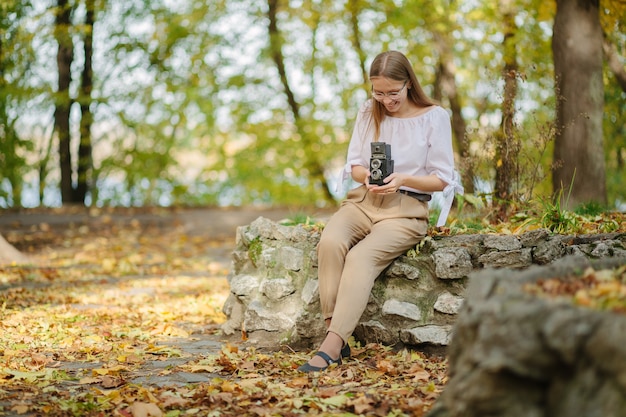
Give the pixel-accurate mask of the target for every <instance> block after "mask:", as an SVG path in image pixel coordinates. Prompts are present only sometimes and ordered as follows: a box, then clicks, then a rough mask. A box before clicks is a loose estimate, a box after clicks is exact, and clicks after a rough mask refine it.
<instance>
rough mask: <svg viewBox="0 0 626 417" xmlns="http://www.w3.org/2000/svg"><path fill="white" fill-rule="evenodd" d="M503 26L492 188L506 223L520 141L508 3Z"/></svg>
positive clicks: (512, 27) (512, 17) (511, 17)
mask: <svg viewBox="0 0 626 417" xmlns="http://www.w3.org/2000/svg"><path fill="white" fill-rule="evenodd" d="M503 3H504V4H503V9H504V14H503V16H502V17H503V24H504V40H503V41H502V44H503V51H504V54H503V55H504V56H503V58H504V71H503V78H504V97H503V100H502V121H501V123H500V132H498V134H497V135H496V140H497V143H496V164H495V169H496V178H495V187H494V197H495V201H494V203H495V205H496V207H497V217H498V219H499V220H505V219H506V218H507V215H508V208H509V206H510V203H511V200H512V198H514V196H513V192H512V191H513V184H514V182H515V180H517V179H519V178H518V175H517V174H518V164H517V158H518V155H519V149H520V145H519V139H518V137H517V134H516V132H515V122H514V119H515V100H516V97H517V69H518V65H517V49H516V48H517V45H516V42H515V35H516V31H517V27H516V25H515V13H514V12H513V10H512V8H511V5H510V4H509V2H508V1H504V2H503Z"/></svg>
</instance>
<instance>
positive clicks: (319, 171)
mask: <svg viewBox="0 0 626 417" xmlns="http://www.w3.org/2000/svg"><path fill="white" fill-rule="evenodd" d="M278 2H279V0H268V2H267V5H268V11H267V16H268V19H269V26H268V31H269V39H270V51H271V55H272V59H273V60H274V64H276V68H277V69H278V74H279V76H280V81H281V83H282V85H283V88H284V90H285V94H286V95H287V102H288V104H289V108H290V109H291V113H292V114H293V117H294V122H295V125H296V129H297V131H298V134H299V135H300V137H301V138H302V143H303V146H304V149H305V150H306V152H305V158H306V159H305V161H304V165H305V168H306V169H307V170H308V175H309V178H310V179H311V181H312V182H313V183H314V184H318V183H319V184H321V187H322V192H323V195H324V199H325V201H327V202H330V203H334V202H335V198H334V197H333V195H332V193H331V192H330V187H329V186H328V181H326V177H325V176H324V168H323V167H322V165H321V164H320V163H319V161H318V160H317V158H316V156H315V155H316V154H315V152H313V151H312V149H313V139H312V138H311V134H310V133H307V131H306V130H305V129H304V126H303V125H304V121H303V120H302V117H301V116H300V105H299V104H298V102H297V101H296V98H295V95H294V94H293V91H292V89H291V86H290V85H289V80H288V78H287V71H286V70H285V59H284V56H283V51H282V45H283V42H282V35H281V33H280V31H279V30H278V19H277V13H278Z"/></svg>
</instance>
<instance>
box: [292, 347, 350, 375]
mask: <svg viewBox="0 0 626 417" xmlns="http://www.w3.org/2000/svg"><path fill="white" fill-rule="evenodd" d="M342 351H343V349H342ZM313 356H319V357H320V358H322V359H324V360H325V361H326V364H327V365H326V366H313V365H309V363H308V362H307V363H305V364H304V365H301V366H299V367H298V371H300V372H320V371H323V370H324V369H326V368H328V367H329V366H330V365H332V364H334V363H336V364H337V365H341V356H340V357H339V358H337V359H333V358H331V357H330V356H328V354H327V353H325V352H322V351H319V352H317V353H315V355H313Z"/></svg>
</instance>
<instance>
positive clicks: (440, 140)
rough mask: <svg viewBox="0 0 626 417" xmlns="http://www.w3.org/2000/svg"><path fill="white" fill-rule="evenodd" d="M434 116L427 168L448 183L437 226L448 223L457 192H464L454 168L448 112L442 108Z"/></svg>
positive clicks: (429, 134) (429, 135) (429, 140)
mask: <svg viewBox="0 0 626 417" xmlns="http://www.w3.org/2000/svg"><path fill="white" fill-rule="evenodd" d="M436 116H437V117H434V118H433V123H432V125H431V127H430V131H429V132H428V158H427V166H426V169H427V171H428V172H429V173H430V174H434V175H436V176H437V177H438V178H439V179H441V180H442V181H444V182H445V183H446V187H445V188H444V190H443V204H442V207H441V213H440V214H439V219H437V227H440V226H443V225H445V223H446V219H447V218H448V214H449V213H450V209H451V208H452V202H453V200H454V196H455V194H463V192H464V190H463V186H462V185H461V178H460V176H459V174H458V173H457V172H456V170H455V169H454V152H453V150H452V127H451V124H450V116H449V115H448V112H446V111H445V110H443V109H441V111H439V112H438V113H437V115H436Z"/></svg>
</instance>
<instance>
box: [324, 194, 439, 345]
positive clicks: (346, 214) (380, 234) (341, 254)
mask: <svg viewBox="0 0 626 417" xmlns="http://www.w3.org/2000/svg"><path fill="white" fill-rule="evenodd" d="M427 229H428V203H424V202H421V201H419V200H417V199H415V198H413V197H410V196H407V195H404V194H400V193H394V194H390V195H377V194H374V193H371V192H368V191H367V188H366V187H365V186H361V187H359V188H356V189H354V190H351V191H350V192H348V195H347V197H346V199H345V200H344V201H343V202H342V203H341V206H340V208H339V210H338V211H337V212H336V213H335V214H333V216H332V217H331V218H330V220H329V221H328V223H327V224H326V227H325V228H324V231H323V232H322V236H321V238H320V241H319V245H318V248H317V250H318V260H319V263H318V268H319V269H318V276H319V290H320V301H321V307H322V314H323V315H324V319H331V318H332V319H331V322H330V327H329V328H328V331H330V332H333V333H336V334H337V335H339V336H340V337H341V338H342V339H343V340H344V342H347V341H348V338H349V337H350V335H351V334H352V332H353V331H354V329H355V328H356V326H357V324H358V323H359V320H360V318H361V316H362V315H363V312H364V311H365V307H367V302H368V300H369V297H370V292H371V290H372V287H373V286H374V281H375V280H376V277H378V275H380V273H381V272H382V271H383V270H384V269H385V268H386V267H387V266H389V265H390V264H391V262H393V260H394V259H395V258H397V257H398V256H400V255H402V254H403V253H404V252H406V251H407V250H408V249H409V248H411V247H413V246H415V245H416V244H417V243H418V242H419V241H420V240H422V239H423V238H424V236H425V235H426V232H427Z"/></svg>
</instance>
